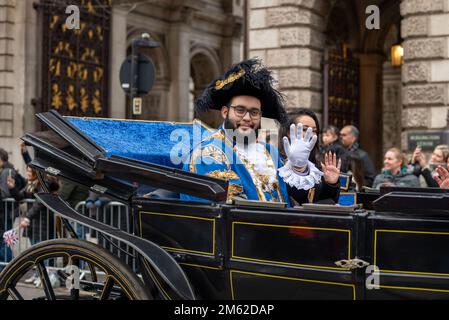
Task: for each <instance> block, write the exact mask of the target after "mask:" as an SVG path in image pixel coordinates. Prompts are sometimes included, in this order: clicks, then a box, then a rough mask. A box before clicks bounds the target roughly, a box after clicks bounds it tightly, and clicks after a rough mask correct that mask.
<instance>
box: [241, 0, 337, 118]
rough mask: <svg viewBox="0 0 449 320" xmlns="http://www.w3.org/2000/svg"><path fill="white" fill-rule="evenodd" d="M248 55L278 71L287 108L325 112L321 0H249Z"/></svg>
mask: <svg viewBox="0 0 449 320" xmlns="http://www.w3.org/2000/svg"><path fill="white" fill-rule="evenodd" d="M248 5H249V24H248V29H249V44H248V51H249V52H248V53H249V54H248V56H249V57H255V56H257V57H260V58H261V59H262V60H263V62H264V64H266V65H267V66H268V67H270V68H272V69H273V70H275V74H276V77H277V79H278V80H279V90H280V91H281V92H282V93H283V94H284V95H285V96H286V101H287V106H288V108H296V107H306V108H311V109H313V110H314V111H316V112H318V113H321V112H322V66H321V61H322V56H323V48H324V41H325V37H324V34H323V32H324V29H325V26H324V24H325V23H324V18H323V17H322V12H325V6H327V5H328V1H322V0H308V1H302V0H296V1H295V0H250V1H249V4H248Z"/></svg>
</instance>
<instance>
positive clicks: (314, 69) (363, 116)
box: [247, 0, 449, 168]
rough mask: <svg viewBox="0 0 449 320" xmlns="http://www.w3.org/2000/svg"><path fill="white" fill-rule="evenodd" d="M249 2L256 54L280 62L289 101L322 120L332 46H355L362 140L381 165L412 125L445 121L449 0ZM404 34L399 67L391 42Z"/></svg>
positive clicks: (440, 125) (432, 126)
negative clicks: (374, 20) (375, 22)
mask: <svg viewBox="0 0 449 320" xmlns="http://www.w3.org/2000/svg"><path fill="white" fill-rule="evenodd" d="M369 5H376V6H377V7H378V8H379V12H380V28H379V29H373V30H369V29H367V28H366V26H365V21H366V19H367V17H368V16H369V13H367V12H366V9H367V7H368V6H369ZM248 10H249V23H248V30H247V32H248V34H249V44H248V48H249V52H248V54H249V56H259V57H261V58H262V59H263V60H264V62H265V63H266V64H267V65H269V66H270V67H273V68H275V69H276V72H277V76H278V80H279V88H280V90H281V91H282V92H283V93H284V94H285V95H286V98H287V102H288V106H289V108H295V107H298V106H302V107H308V108H311V109H313V110H314V111H316V112H317V113H318V114H319V115H320V116H321V117H322V119H323V121H322V122H323V123H327V122H328V120H329V119H328V118H326V116H327V113H326V112H327V111H326V110H325V106H326V102H327V101H326V100H327V99H329V96H326V92H325V90H324V87H323V85H325V83H326V80H327V78H326V77H327V75H326V74H325V69H324V63H325V62H326V61H325V58H324V55H325V49H326V48H335V47H340V48H341V47H344V50H346V49H347V50H350V51H351V52H352V53H353V55H354V57H355V58H356V59H357V61H358V65H359V80H358V83H359V87H358V94H359V104H358V108H359V110H358V114H359V115H358V118H357V122H358V125H359V127H360V131H361V137H360V140H361V145H362V147H363V148H364V149H366V150H367V151H368V152H369V153H370V155H371V157H372V158H373V160H374V162H375V163H376V166H377V167H378V168H379V167H380V166H381V165H382V157H383V153H384V151H385V149H387V148H388V147H391V146H400V147H402V149H404V150H407V149H408V143H407V140H408V135H409V134H410V133H411V132H414V131H417V130H418V131H428V132H432V131H438V132H440V131H442V130H444V129H445V128H446V125H447V120H446V118H447V111H448V107H449V87H448V86H449V70H448V69H449V37H448V35H449V1H448V0H430V1H424V0H403V1H399V0H389V1H383V0H376V1H364V0H362V1H355V0H344V1H343V0H331V1H327V0H249V6H248ZM398 42H402V45H403V47H404V64H403V65H402V67H399V68H398V67H392V66H391V63H390V48H391V46H392V45H393V44H396V43H398ZM382 132H383V134H382ZM408 151H410V150H408Z"/></svg>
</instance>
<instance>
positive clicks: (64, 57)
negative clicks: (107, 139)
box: [39, 0, 111, 117]
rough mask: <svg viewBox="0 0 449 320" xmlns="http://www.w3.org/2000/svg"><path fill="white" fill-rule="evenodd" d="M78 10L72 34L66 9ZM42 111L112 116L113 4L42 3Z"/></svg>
mask: <svg viewBox="0 0 449 320" xmlns="http://www.w3.org/2000/svg"><path fill="white" fill-rule="evenodd" d="M69 5H76V6H78V8H79V10H80V24H79V27H80V28H79V29H68V26H67V24H66V20H67V17H68V16H69V15H70V14H67V13H66V12H65V11H66V8H67V6H69ZM39 7H40V8H41V9H42V11H43V14H42V17H43V67H42V109H43V111H47V110H50V109H56V110H58V112H59V113H61V114H63V115H73V116H102V117H106V116H107V115H108V85H109V84H108V80H109V79H108V78H109V77H108V71H109V55H108V52H109V35H110V9H111V0H70V1H69V0H41V2H40V5H39Z"/></svg>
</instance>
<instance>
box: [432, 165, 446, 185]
mask: <svg viewBox="0 0 449 320" xmlns="http://www.w3.org/2000/svg"><path fill="white" fill-rule="evenodd" d="M435 171H436V173H437V174H436V175H435V176H434V177H433V178H434V179H435V181H436V182H437V184H438V186H439V187H440V188H442V189H449V172H448V170H447V169H445V168H443V167H441V166H440V167H437V168H436V170H435Z"/></svg>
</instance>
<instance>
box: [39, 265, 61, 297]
mask: <svg viewBox="0 0 449 320" xmlns="http://www.w3.org/2000/svg"><path fill="white" fill-rule="evenodd" d="M37 269H38V271H39V275H40V277H41V281H42V285H43V287H44V292H45V296H46V297H47V299H48V300H56V297H55V293H54V291H53V287H52V286H51V282H50V278H49V277H48V273H47V269H46V268H45V265H44V263H43V262H42V261H41V262H39V263H38V264H37Z"/></svg>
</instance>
